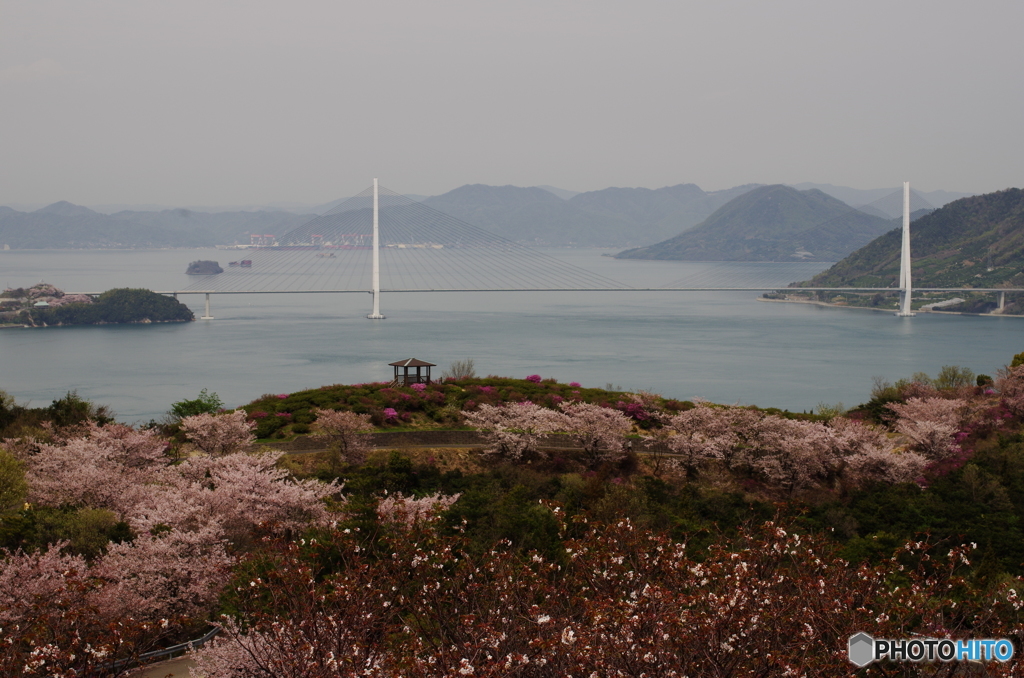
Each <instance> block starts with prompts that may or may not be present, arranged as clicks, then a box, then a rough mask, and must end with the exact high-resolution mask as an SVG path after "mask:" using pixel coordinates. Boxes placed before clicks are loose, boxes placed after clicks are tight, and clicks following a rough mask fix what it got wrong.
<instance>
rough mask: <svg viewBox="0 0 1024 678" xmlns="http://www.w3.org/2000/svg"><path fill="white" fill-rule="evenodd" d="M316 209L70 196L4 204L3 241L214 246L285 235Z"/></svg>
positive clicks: (25, 245) (22, 245)
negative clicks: (137, 204) (88, 200)
mask: <svg viewBox="0 0 1024 678" xmlns="http://www.w3.org/2000/svg"><path fill="white" fill-rule="evenodd" d="M312 217H313V215H310V214H306V215H302V214H293V213H291V212H216V213H210V212H193V211H191V210H185V209H174V210H163V211H160V212H129V211H125V212H118V213H116V214H101V213H99V212H94V211H93V210H91V209H89V208H87V207H81V206H80V205H73V204H71V203H69V202H57V203H54V204H52V205H49V206H47V207H44V208H42V209H39V210H36V211H35V212H19V211H17V210H13V209H11V208H9V207H0V247H2V246H4V245H7V246H9V247H10V248H11V249H49V248H88V249H94V248H117V247H125V248H136V247H139V248H141V247H213V246H214V245H230V244H235V243H248V242H249V236H250V235H251V234H252V233H260V234H262V235H266V234H271V233H272V234H275V235H281V234H284V233H286V232H287V231H290V230H291V229H293V228H295V227H297V226H300V225H301V224H303V223H305V222H307V221H309V220H310V219H311V218H312Z"/></svg>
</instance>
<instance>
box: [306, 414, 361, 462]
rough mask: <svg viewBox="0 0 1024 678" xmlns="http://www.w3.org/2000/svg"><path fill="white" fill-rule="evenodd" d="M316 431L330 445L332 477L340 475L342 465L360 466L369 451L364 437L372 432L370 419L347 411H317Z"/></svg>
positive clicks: (318, 437)
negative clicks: (333, 474)
mask: <svg viewBox="0 0 1024 678" xmlns="http://www.w3.org/2000/svg"><path fill="white" fill-rule="evenodd" d="M314 413H315V414H316V421H315V422H313V430H314V431H315V432H316V438H317V439H318V440H320V441H322V442H323V443H324V444H326V445H327V450H328V460H329V462H330V466H331V472H332V473H335V474H337V473H340V472H341V468H342V465H343V464H361V463H362V462H364V461H365V460H366V455H367V454H368V453H369V451H370V442H369V441H368V440H367V439H366V437H365V436H364V435H361V434H364V433H366V432H368V431H372V430H373V424H371V423H370V415H368V414H356V413H355V412H349V411H345V410H322V409H316V410H314Z"/></svg>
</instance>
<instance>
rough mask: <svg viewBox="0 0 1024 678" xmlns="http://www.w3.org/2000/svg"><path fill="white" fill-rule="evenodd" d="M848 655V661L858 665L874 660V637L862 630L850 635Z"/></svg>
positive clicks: (861, 665)
mask: <svg viewBox="0 0 1024 678" xmlns="http://www.w3.org/2000/svg"><path fill="white" fill-rule="evenodd" d="M849 656H850V662H851V663H853V664H856V665H857V666H858V667H864V666H867V665H868V664H870V663H871V662H873V661H875V639H874V638H872V637H871V636H869V635H868V634H866V633H864V632H863V631H861V632H860V633H858V634H855V635H852V636H850V642H849Z"/></svg>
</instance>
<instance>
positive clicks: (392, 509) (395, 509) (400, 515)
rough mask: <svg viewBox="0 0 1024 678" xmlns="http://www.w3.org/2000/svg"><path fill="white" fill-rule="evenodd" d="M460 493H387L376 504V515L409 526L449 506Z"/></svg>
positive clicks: (456, 499)
mask: <svg viewBox="0 0 1024 678" xmlns="http://www.w3.org/2000/svg"><path fill="white" fill-rule="evenodd" d="M460 496H462V495H461V494H453V495H446V494H441V493H440V492H435V493H434V494H432V495H429V496H426V497H420V498H416V497H406V496H404V495H403V494H402V493H401V492H395V493H393V494H389V495H387V496H385V497H384V498H383V499H381V500H380V502H378V504H377V517H378V518H380V520H381V521H383V522H387V523H393V524H397V525H405V526H407V527H408V526H411V525H413V524H415V523H416V522H418V521H421V520H428V519H430V518H432V517H434V516H436V515H437V514H439V513H443V512H444V511H447V510H448V509H449V508H451V506H452V504H454V503H455V502H456V501H458V500H459V497H460Z"/></svg>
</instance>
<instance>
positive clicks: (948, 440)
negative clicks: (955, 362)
mask: <svg viewBox="0 0 1024 678" xmlns="http://www.w3.org/2000/svg"><path fill="white" fill-rule="evenodd" d="M964 405H965V403H964V401H963V400H959V399H950V400H947V399H945V398H910V399H909V400H907V402H905V403H889V404H888V405H886V407H888V408H889V409H890V410H892V411H893V412H894V413H895V415H896V420H895V422H893V428H894V429H895V430H896V432H897V433H900V434H902V435H903V436H905V437H907V438H908V439H909V440H910V441H911V443H912V445H913V447H914V449H915V450H916V451H918V452H920V453H921V454H923V455H924V456H926V457H927V458H929V459H930V460H932V461H939V460H942V459H947V458H949V457H952V456H954V455H956V454H957V453H959V452H960V446H959V445H957V444H956V442H955V441H954V439H953V437H954V436H955V435H956V433H957V431H959V430H960V423H961V416H962V411H963V408H964Z"/></svg>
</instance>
